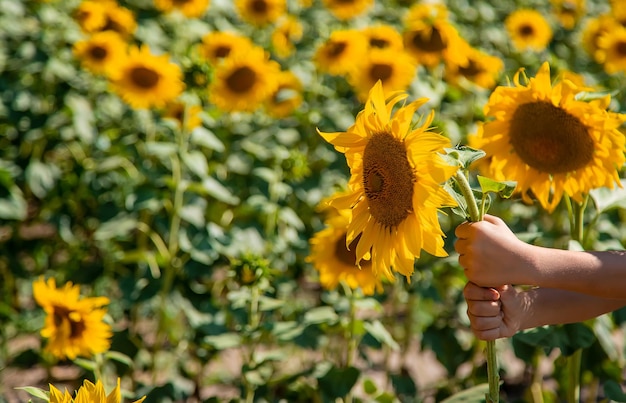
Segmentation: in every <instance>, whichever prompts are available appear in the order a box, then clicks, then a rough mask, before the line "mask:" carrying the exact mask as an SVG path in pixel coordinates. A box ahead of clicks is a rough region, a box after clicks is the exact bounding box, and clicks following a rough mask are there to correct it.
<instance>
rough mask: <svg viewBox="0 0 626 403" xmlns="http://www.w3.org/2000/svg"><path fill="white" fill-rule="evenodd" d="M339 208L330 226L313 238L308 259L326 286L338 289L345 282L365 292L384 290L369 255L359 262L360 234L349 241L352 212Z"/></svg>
mask: <svg viewBox="0 0 626 403" xmlns="http://www.w3.org/2000/svg"><path fill="white" fill-rule="evenodd" d="M329 210H331V211H333V210H334V209H333V208H330V209H329ZM335 211H336V212H334V213H332V215H331V216H330V217H328V218H327V219H326V220H325V221H324V224H325V226H326V228H324V229H323V230H321V231H319V232H317V233H316V234H315V235H313V237H312V238H311V239H310V240H309V243H310V245H311V253H310V255H309V256H308V257H307V261H308V262H310V263H312V264H313V267H315V269H316V270H317V271H318V272H319V276H320V283H321V285H322V287H324V288H325V289H327V290H334V289H335V288H337V286H338V285H339V283H340V282H343V283H345V284H346V285H348V286H349V287H350V288H352V289H353V290H354V289H357V288H361V290H362V291H363V294H365V295H373V294H374V293H376V292H382V291H383V284H382V279H381V277H380V276H377V275H376V274H375V273H374V271H373V270H372V262H371V261H370V260H369V256H367V257H366V259H361V260H360V261H359V262H357V261H356V245H357V243H358V242H359V238H360V237H357V238H355V239H354V240H353V241H352V242H351V243H350V244H347V243H346V236H347V229H348V224H349V223H350V214H351V211H350V210H349V209H348V210H335Z"/></svg>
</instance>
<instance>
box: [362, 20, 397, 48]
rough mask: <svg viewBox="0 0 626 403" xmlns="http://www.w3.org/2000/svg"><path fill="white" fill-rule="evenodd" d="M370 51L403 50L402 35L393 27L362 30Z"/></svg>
mask: <svg viewBox="0 0 626 403" xmlns="http://www.w3.org/2000/svg"><path fill="white" fill-rule="evenodd" d="M361 33H362V34H363V35H364V36H365V39H366V41H367V43H368V45H369V48H370V49H395V50H402V49H403V48H404V44H403V43H402V35H401V34H400V33H399V32H398V31H397V30H396V29H395V28H394V27H392V26H391V25H376V26H371V27H366V28H363V29H362V30H361Z"/></svg>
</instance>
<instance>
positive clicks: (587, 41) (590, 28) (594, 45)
mask: <svg viewBox="0 0 626 403" xmlns="http://www.w3.org/2000/svg"><path fill="white" fill-rule="evenodd" d="M619 27H620V24H619V22H617V21H616V20H615V19H614V18H613V17H612V16H611V15H609V14H602V15H599V16H598V17H595V18H590V19H589V20H587V23H586V25H585V28H584V29H583V33H582V41H583V47H584V48H585V50H586V51H587V53H589V55H590V56H591V57H592V58H593V60H595V61H596V62H598V63H602V61H603V60H604V59H605V55H604V50H603V49H600V47H599V42H600V38H601V37H602V36H603V35H604V34H606V33H610V32H611V31H613V30H615V29H618V28H619Z"/></svg>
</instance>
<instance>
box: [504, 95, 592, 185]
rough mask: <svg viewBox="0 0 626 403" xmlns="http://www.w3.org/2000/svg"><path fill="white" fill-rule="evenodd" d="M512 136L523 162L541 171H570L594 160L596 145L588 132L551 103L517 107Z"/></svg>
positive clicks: (513, 144)
mask: <svg viewBox="0 0 626 403" xmlns="http://www.w3.org/2000/svg"><path fill="white" fill-rule="evenodd" d="M509 136H510V142H511V145H512V146H513V149H514V150H515V152H516V153H517V155H519V157H520V158H521V159H522V161H524V162H525V163H526V164H528V165H529V166H531V167H532V168H535V169H537V170H539V171H541V172H547V173H550V174H558V173H565V172H571V171H575V170H576V169H579V168H582V167H584V166H585V165H587V164H588V163H589V162H590V161H591V160H592V159H593V151H594V142H593V139H592V138H591V136H590V135H589V129H588V128H587V127H586V126H585V125H584V124H583V123H582V122H581V121H580V120H579V119H578V118H577V117H575V116H573V115H570V114H569V113H568V112H566V111H564V110H563V109H561V108H559V107H556V106H554V105H552V104H551V103H550V102H543V101H540V102H531V103H526V104H523V105H520V106H518V107H517V109H516V110H515V113H514V114H513V119H511V128H510V134H509Z"/></svg>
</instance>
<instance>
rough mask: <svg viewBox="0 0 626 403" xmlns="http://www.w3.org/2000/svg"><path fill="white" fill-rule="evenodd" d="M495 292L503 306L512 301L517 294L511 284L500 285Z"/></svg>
mask: <svg viewBox="0 0 626 403" xmlns="http://www.w3.org/2000/svg"><path fill="white" fill-rule="evenodd" d="M496 290H498V293H500V301H502V303H503V304H506V303H507V302H508V301H511V300H513V299H514V298H515V295H516V294H517V291H516V290H515V288H514V287H513V286H512V285H511V284H506V285H502V286H500V287H497V288H496Z"/></svg>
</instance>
